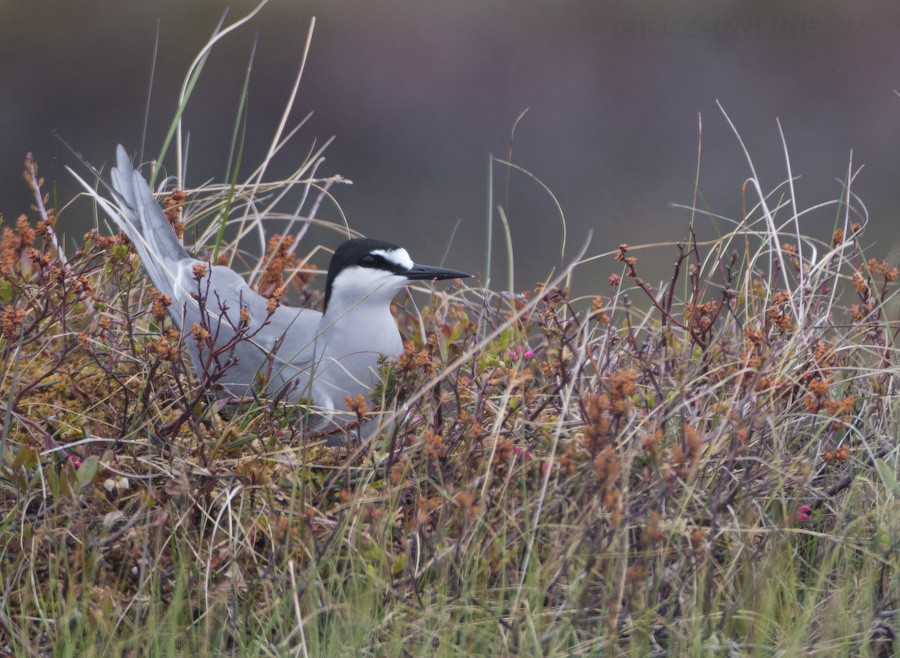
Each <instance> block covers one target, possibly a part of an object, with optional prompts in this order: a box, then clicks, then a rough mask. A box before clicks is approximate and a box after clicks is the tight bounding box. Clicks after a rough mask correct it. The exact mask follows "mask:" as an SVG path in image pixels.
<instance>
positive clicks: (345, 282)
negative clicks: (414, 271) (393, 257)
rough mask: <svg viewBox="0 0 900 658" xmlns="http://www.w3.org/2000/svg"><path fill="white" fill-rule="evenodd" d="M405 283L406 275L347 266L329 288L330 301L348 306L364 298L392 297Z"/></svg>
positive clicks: (331, 303) (330, 304)
mask: <svg viewBox="0 0 900 658" xmlns="http://www.w3.org/2000/svg"><path fill="white" fill-rule="evenodd" d="M405 283H406V277H403V276H397V275H396V274H391V273H390V272H384V271H378V270H373V269H371V268H366V267H349V268H347V269H346V270H344V271H343V272H341V273H340V274H338V275H337V277H335V279H334V283H333V284H332V288H331V297H332V301H331V302H329V304H328V306H329V308H330V307H331V306H332V305H333V304H334V303H335V302H337V303H338V304H339V305H340V306H350V305H353V304H356V303H358V302H360V301H362V300H364V299H372V300H376V299H381V298H383V297H388V299H390V298H391V297H393V296H394V295H395V294H396V292H397V289H398V288H401V287H402V286H403V285H404V284H405Z"/></svg>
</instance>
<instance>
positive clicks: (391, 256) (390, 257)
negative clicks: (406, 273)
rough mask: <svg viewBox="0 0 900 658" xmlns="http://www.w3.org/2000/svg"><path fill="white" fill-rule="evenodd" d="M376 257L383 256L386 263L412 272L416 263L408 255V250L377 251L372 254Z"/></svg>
mask: <svg viewBox="0 0 900 658" xmlns="http://www.w3.org/2000/svg"><path fill="white" fill-rule="evenodd" d="M372 253H373V254H375V255H376V256H381V257H382V258H384V259H385V260H386V261H388V262H391V263H393V264H394V265H399V266H400V267H402V268H403V269H405V270H411V269H412V268H413V267H414V266H415V263H413V261H412V258H410V257H409V254H408V253H406V249H403V248H397V249H377V250H375V251H373V252H372Z"/></svg>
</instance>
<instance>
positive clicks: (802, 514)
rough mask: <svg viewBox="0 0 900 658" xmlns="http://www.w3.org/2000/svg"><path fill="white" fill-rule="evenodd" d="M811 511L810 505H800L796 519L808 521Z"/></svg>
mask: <svg viewBox="0 0 900 658" xmlns="http://www.w3.org/2000/svg"><path fill="white" fill-rule="evenodd" d="M811 512H812V507H810V506H809V505H801V506H800V508H799V509H798V510H797V520H798V521H809V515H810V513H811Z"/></svg>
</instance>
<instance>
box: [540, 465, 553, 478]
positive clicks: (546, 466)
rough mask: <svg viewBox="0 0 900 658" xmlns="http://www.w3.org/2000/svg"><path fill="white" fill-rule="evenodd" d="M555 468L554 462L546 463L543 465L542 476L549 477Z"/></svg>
mask: <svg viewBox="0 0 900 658" xmlns="http://www.w3.org/2000/svg"><path fill="white" fill-rule="evenodd" d="M552 468H553V462H544V463H543V464H541V475H547V473H549V472H550V470H551V469H552Z"/></svg>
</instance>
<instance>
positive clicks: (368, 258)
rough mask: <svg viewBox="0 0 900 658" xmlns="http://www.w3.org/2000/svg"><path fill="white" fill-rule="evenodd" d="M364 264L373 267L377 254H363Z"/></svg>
mask: <svg viewBox="0 0 900 658" xmlns="http://www.w3.org/2000/svg"><path fill="white" fill-rule="evenodd" d="M362 264H363V265H365V266H366V267H372V266H373V265H374V264H375V256H373V255H372V254H369V255H368V256H363V259H362Z"/></svg>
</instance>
